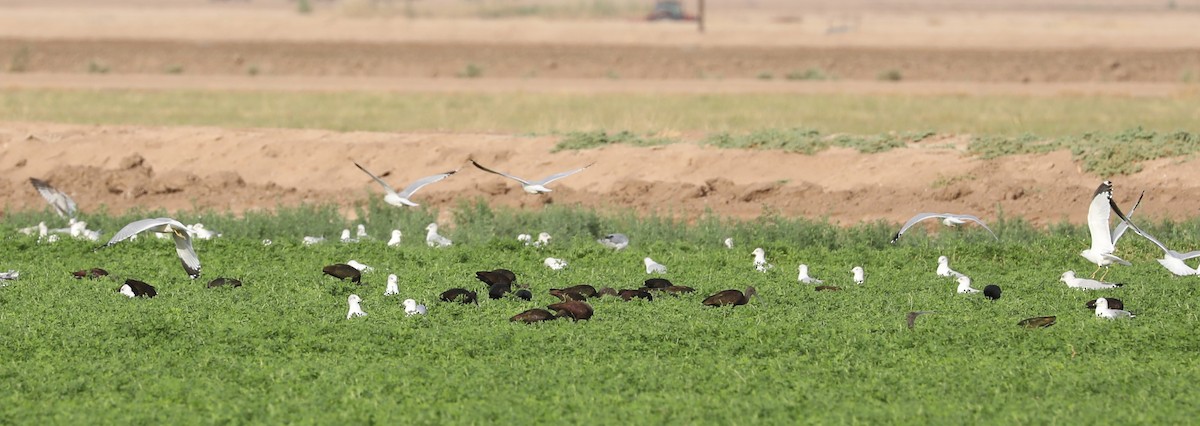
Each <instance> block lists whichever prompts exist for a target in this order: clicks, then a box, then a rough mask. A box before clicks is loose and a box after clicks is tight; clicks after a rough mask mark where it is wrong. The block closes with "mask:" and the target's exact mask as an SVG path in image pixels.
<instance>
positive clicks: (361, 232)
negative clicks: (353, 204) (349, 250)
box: [356, 223, 367, 237]
mask: <svg viewBox="0 0 1200 426" xmlns="http://www.w3.org/2000/svg"><path fill="white" fill-rule="evenodd" d="M356 235H358V236H360V237H365V236H367V227H366V226H365V225H363V224H361V223H360V224H358V230H357V234H356Z"/></svg>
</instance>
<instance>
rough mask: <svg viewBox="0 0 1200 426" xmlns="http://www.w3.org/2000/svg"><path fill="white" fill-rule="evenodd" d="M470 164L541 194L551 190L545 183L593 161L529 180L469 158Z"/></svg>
mask: <svg viewBox="0 0 1200 426" xmlns="http://www.w3.org/2000/svg"><path fill="white" fill-rule="evenodd" d="M471 164H474V165H475V167H478V168H479V170H483V171H485V172H488V173H493V174H498V175H500V176H504V177H506V178H509V179H512V180H515V181H517V182H520V183H521V189H523V190H525V192H528V193H530V194H541V193H546V192H550V191H551V190H550V188H547V187H546V185H549V184H550V182H554V181H556V180H559V179H562V178H565V177H567V176H570V175H573V174H576V173H579V172H582V171H584V170H587V168H588V167H592V164H595V163H592V164H588V165H586V166H583V167H581V168H578V169H575V170H571V171H566V172H562V173H556V174H552V175H550V176H547V177H545V178H542V179H541V180H534V181H529V180H525V179H521V178H519V177H516V176H513V175H510V174H508V173H504V172H498V171H495V170H492V169H489V168H487V167H483V166H481V165H479V163H476V162H475V160H471Z"/></svg>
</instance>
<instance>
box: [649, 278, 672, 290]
mask: <svg viewBox="0 0 1200 426" xmlns="http://www.w3.org/2000/svg"><path fill="white" fill-rule="evenodd" d="M643 285H644V286H645V287H646V288H652V289H655V290H662V289H664V288H667V287H670V286H673V285H675V284H671V282H670V281H668V280H667V279H666V278H651V279H648V280H646V282H645V283H643Z"/></svg>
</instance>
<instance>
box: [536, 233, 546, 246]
mask: <svg viewBox="0 0 1200 426" xmlns="http://www.w3.org/2000/svg"><path fill="white" fill-rule="evenodd" d="M548 245H550V234H549V233H545V232H541V233H538V237H537V241H534V242H533V246H534V247H545V246H548Z"/></svg>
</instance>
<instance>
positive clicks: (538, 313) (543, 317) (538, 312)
mask: <svg viewBox="0 0 1200 426" xmlns="http://www.w3.org/2000/svg"><path fill="white" fill-rule="evenodd" d="M555 319H558V317H556V316H554V314H552V313H550V311H547V310H545V309H537V308H534V309H530V310H528V311H525V312H521V313H519V314H516V315H513V317H512V318H509V319H508V320H509V321H513V322H516V321H520V322H523V323H526V324H532V323H535V322H541V321H553V320H555Z"/></svg>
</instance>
